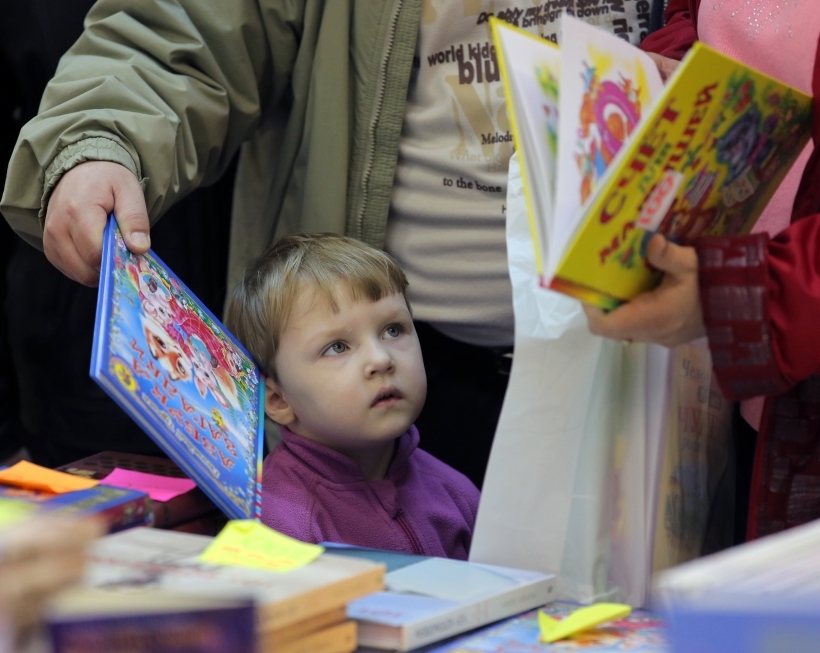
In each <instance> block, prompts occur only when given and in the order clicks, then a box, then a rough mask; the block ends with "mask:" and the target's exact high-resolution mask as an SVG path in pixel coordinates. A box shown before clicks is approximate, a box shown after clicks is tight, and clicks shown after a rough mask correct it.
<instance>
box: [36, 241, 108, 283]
mask: <svg viewBox="0 0 820 653" xmlns="http://www.w3.org/2000/svg"><path fill="white" fill-rule="evenodd" d="M55 242H57V241H55V240H53V239H46V238H44V239H43V249H44V251H45V255H46V258H48V260H49V261H50V262H51V264H52V265H53V266H54V267H55V268H57V269H58V270H59V271H60V272H62V273H63V274H64V275H66V276H67V277H68V278H69V279H73V280H74V281H77V282H79V283H81V284H83V285H84V286H91V287H94V286H96V285H98V284H99V280H100V271H99V267H97V268H94V267H92V266H90V265H88V264H87V263H86V262H85V261H84V260H83V259H82V257H81V256H80V255H79V253H78V252H77V249H76V248H75V247H74V244H73V242H71V241H70V240H69V239H68V238H66V239H65V240H63V241H62V243H63V244H62V247H59V248H57V247H55Z"/></svg>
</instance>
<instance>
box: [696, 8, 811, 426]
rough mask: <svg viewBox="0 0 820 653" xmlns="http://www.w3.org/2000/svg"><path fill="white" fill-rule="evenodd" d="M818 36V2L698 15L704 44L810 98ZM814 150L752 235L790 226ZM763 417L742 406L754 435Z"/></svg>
mask: <svg viewBox="0 0 820 653" xmlns="http://www.w3.org/2000/svg"><path fill="white" fill-rule="evenodd" d="M818 32H820V2H818V1H817V0H702V2H701V3H700V10H699V11H698V37H699V38H700V40H701V41H703V42H704V43H706V44H707V45H710V46H712V47H713V48H715V49H716V50H720V51H721V52H724V53H726V54H728V55H729V56H730V57H734V58H735V59H738V60H740V61H743V62H745V63H746V64H748V65H750V66H754V67H755V68H757V69H759V70H761V71H762V72H764V73H766V74H768V75H771V76H772V77H775V78H776V79H779V80H781V81H783V82H785V83H787V84H789V85H791V86H794V87H795V88H797V89H799V90H801V91H804V92H806V93H809V94H810V93H811V82H812V71H813V67H814V58H815V52H816V49H817V34H818ZM795 53H800V56H795ZM812 149H813V145H812V143H811V142H809V144H808V145H806V148H805V149H804V150H803V152H802V153H801V155H800V157H799V158H798V159H797V161H796V162H795V164H794V166H793V167H792V169H791V170H790V171H789V173H788V175H786V178H785V179H784V180H783V183H782V184H781V185H780V188H778V189H777V192H776V193H775V194H774V197H772V199H771V201H770V202H769V205H768V206H767V207H766V210H765V211H764V212H763V215H761V216H760V219H759V220H758V222H757V224H756V225H755V228H754V229H753V230H752V232H753V233H759V232H763V231H765V232H768V234H769V235H770V236H774V235H775V234H777V233H779V232H780V231H782V230H783V229H785V228H786V227H788V226H789V221H790V218H791V213H792V205H793V204H794V198H795V196H796V195H797V187H798V185H799V184H800V178H801V177H802V175H803V169H804V168H805V167H806V163H807V161H808V159H809V156H810V155H811V152H812ZM762 411H763V398H762V397H756V398H754V399H749V400H747V401H744V402H743V404H742V405H741V414H742V415H743V417H744V418H745V419H746V421H747V422H749V424H751V425H752V426H753V427H754V428H755V429H757V428H759V425H760V417H761V413H762Z"/></svg>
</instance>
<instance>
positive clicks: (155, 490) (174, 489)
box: [100, 467, 196, 501]
mask: <svg viewBox="0 0 820 653" xmlns="http://www.w3.org/2000/svg"><path fill="white" fill-rule="evenodd" d="M100 483H102V484H103V485H113V486H114V487H123V488H126V489H129V490H139V491H140V492H145V494H147V495H148V496H149V497H151V498H152V499H153V500H154V501H170V500H171V499H173V498H174V497H178V496H179V495H180V494H185V493H186V492H190V491H191V490H193V489H194V488H195V487H196V483H194V482H193V481H192V480H191V479H189V478H173V477H171V476H159V475H157V474H146V473H145V472H136V471H132V470H130V469H120V468H119V467H115V468H114V471H113V472H111V473H110V474H109V475H108V476H106V477H105V478H104V479H102V480H101V481H100Z"/></svg>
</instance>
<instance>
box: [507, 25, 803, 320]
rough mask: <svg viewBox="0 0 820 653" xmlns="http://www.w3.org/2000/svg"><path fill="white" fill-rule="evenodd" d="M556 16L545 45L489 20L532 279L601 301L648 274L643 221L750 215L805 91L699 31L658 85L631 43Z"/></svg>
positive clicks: (717, 226) (645, 280) (779, 172)
mask: <svg viewBox="0 0 820 653" xmlns="http://www.w3.org/2000/svg"><path fill="white" fill-rule="evenodd" d="M562 27H563V36H562V46H561V49H560V50H558V49H556V48H555V46H554V45H553V44H552V43H547V42H542V41H539V40H538V39H537V38H536V37H533V36H531V35H529V34H527V33H525V32H522V31H521V30H518V29H516V28H514V27H512V26H509V25H507V24H506V23H503V22H502V21H499V20H493V21H492V29H493V38H494V41H495V45H496V50H497V51H498V58H499V64H500V68H501V74H502V79H503V81H504V84H505V90H506V93H507V100H508V103H509V105H510V106H511V107H512V111H511V113H512V114H513V116H512V120H511V122H512V126H513V136H514V138H515V142H516V149H517V150H518V151H519V153H520V154H519V156H520V160H521V167H522V176H523V181H524V188H525V191H526V194H527V201H528V209H529V212H530V218H531V226H532V230H533V240H534V242H535V244H536V249H537V256H536V260H537V265H538V268H539V269H538V272H539V274H540V276H541V282H542V285H543V286H545V287H548V288H552V289H554V290H557V291H559V292H562V293H565V294H567V295H570V296H573V297H576V298H578V299H580V300H582V301H584V302H588V303H590V304H594V305H597V306H600V307H602V308H605V309H611V308H614V307H616V306H618V305H619V304H621V303H622V302H625V301H628V300H629V299H630V298H632V297H634V296H635V295H637V294H638V293H640V292H643V291H645V290H648V289H650V288H652V287H653V286H654V285H655V284H656V283H657V282H658V280H659V275H658V273H657V272H656V271H655V270H653V269H652V268H651V267H650V266H649V265H648V264H647V263H646V260H645V249H646V244H647V242H648V240H649V238H650V237H651V236H652V235H653V234H654V233H656V232H660V233H663V234H665V235H666V236H667V237H668V238H670V239H671V240H672V241H673V242H677V243H681V244H690V243H692V242H693V241H694V239H695V238H696V237H698V236H700V235H710V234H740V233H746V232H748V231H749V230H750V229H751V228H752V226H753V225H754V223H755V222H756V220H757V218H758V217H759V216H760V214H761V212H762V211H763V209H764V208H765V207H766V204H767V203H768V201H769V200H770V199H771V196H772V195H773V193H774V191H775V189H776V188H777V186H778V185H779V184H780V182H781V181H782V180H783V177H784V176H785V175H786V173H787V172H788V170H789V168H790V167H791V165H792V164H793V163H794V161H795V160H796V159H797V157H798V155H799V154H800V152H801V151H802V149H803V146H804V145H805V144H806V142H807V140H808V138H809V136H810V118H811V97H810V96H808V95H806V94H804V93H801V92H800V91H797V90H796V89H794V88H791V87H789V86H788V85H786V84H783V83H781V82H779V81H777V80H775V79H773V78H771V77H768V76H766V75H764V74H763V73H760V72H758V71H756V70H754V69H752V68H749V67H748V66H746V65H744V64H741V63H739V62H737V61H735V60H733V59H731V58H729V57H727V56H725V55H723V54H721V53H719V52H717V51H715V50H713V49H711V48H709V47H708V46H706V45H703V44H702V43H696V44H695V45H694V46H693V48H692V49H691V50H690V52H689V53H688V54H687V56H686V57H685V58H684V60H683V61H682V62H681V64H680V66H679V67H678V69H677V70H676V71H675V73H674V74H673V75H672V76H671V77H670V79H669V80H668V82H667V84H666V85H665V86H664V85H663V83H662V82H661V80H660V76H659V74H658V72H657V69H656V68H655V66H654V63H653V62H652V60H651V59H649V58H648V57H647V55H646V54H645V53H643V52H641V51H640V50H638V49H637V48H634V47H633V46H631V45H629V44H628V43H626V42H624V41H621V40H620V39H618V38H617V37H613V36H612V35H610V34H607V33H605V32H603V31H601V30H597V29H596V28H593V27H591V26H588V25H586V24H584V23H583V22H582V21H579V20H577V19H574V18H572V17H567V16H564V18H563V24H562ZM546 62H551V63H546ZM532 80H536V81H538V82H539V83H540V84H541V87H542V93H541V96H540V97H538V96H537V93H535V92H534V91H533V88H535V86H534V84H533V81H532ZM552 112H555V113H557V116H560V120H559V119H558V117H557V116H554V117H550V114H551V113H552ZM551 132H554V133H555V134H556V136H555V137H552V136H551ZM547 135H550V136H549V137H548V136H547Z"/></svg>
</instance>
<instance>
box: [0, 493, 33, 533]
mask: <svg viewBox="0 0 820 653" xmlns="http://www.w3.org/2000/svg"><path fill="white" fill-rule="evenodd" d="M33 510H36V508H35V507H34V506H32V505H31V504H28V503H24V502H22V501H13V500H11V499H0V528H3V527H4V526H10V525H11V524H14V523H15V522H18V521H20V520H22V519H24V518H25V517H26V516H27V515H28V514H30V513H31V512H32V511H33Z"/></svg>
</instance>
